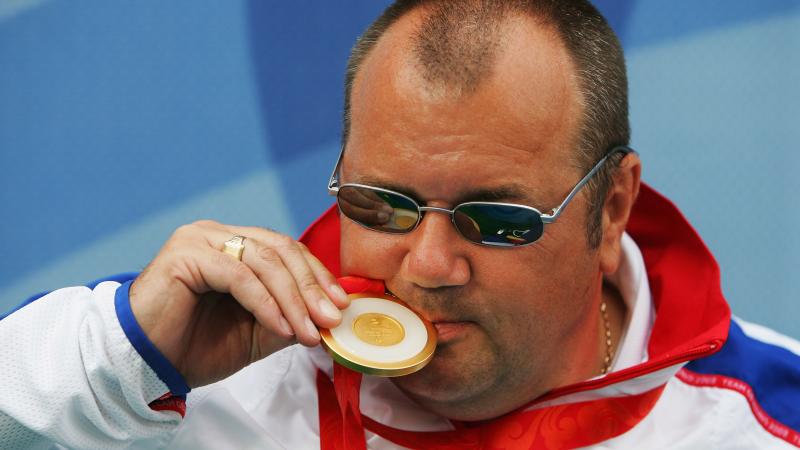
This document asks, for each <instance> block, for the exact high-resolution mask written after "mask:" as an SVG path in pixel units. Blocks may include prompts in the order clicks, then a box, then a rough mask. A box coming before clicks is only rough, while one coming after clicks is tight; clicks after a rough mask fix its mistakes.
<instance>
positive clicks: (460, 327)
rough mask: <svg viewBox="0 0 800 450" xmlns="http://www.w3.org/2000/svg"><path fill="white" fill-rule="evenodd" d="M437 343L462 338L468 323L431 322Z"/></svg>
mask: <svg viewBox="0 0 800 450" xmlns="http://www.w3.org/2000/svg"><path fill="white" fill-rule="evenodd" d="M433 326H434V328H436V334H437V338H438V341H439V343H446V342H449V341H453V340H455V339H458V338H460V337H463V336H464V334H466V333H467V331H468V329H469V326H470V323H469V322H433Z"/></svg>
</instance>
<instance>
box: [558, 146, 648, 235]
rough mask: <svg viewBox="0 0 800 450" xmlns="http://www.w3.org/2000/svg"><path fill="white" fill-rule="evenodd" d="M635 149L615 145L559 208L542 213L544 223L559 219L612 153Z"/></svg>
mask: <svg viewBox="0 0 800 450" xmlns="http://www.w3.org/2000/svg"><path fill="white" fill-rule="evenodd" d="M633 151H634V150H633V149H632V148H630V147H627V146H618V147H614V148H613V149H612V150H611V151H610V152H608V153H607V154H606V156H604V157H603V158H602V159H601V160H600V161H597V164H595V165H594V167H592V170H590V171H589V173H587V174H586V175H585V176H584V177H583V178H581V181H578V184H576V185H575V187H574V188H572V190H571V191H570V192H569V194H568V195H567V198H565V199H564V201H563V202H561V204H560V205H558V207H557V208H554V209H553V210H552V211H550V214H542V222H543V223H552V222H555V220H556V219H558V216H560V215H561V213H562V212H563V211H564V207H566V206H567V204H568V203H569V202H570V201H572V198H573V197H575V196H576V195H577V194H578V192H579V191H580V190H581V188H583V186H585V185H586V183H588V182H589V180H591V179H592V177H593V176H594V174H595V173H597V171H598V170H600V168H601V167H603V164H605V162H606V161H607V160H608V158H610V157H611V156H612V155H614V154H616V153H619V152H624V153H626V154H627V153H630V152H633Z"/></svg>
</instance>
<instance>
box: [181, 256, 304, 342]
mask: <svg viewBox="0 0 800 450" xmlns="http://www.w3.org/2000/svg"><path fill="white" fill-rule="evenodd" d="M192 253H193V255H192V256H191V257H190V258H189V260H190V261H192V262H193V263H194V264H196V266H197V267H196V268H197V273H199V274H200V275H201V277H202V281H203V283H204V284H205V285H206V286H207V288H208V290H213V291H215V292H222V293H227V294H230V295H231V296H232V297H233V298H234V299H235V300H236V301H237V302H238V303H239V304H240V305H242V307H243V308H244V309H245V310H247V311H248V312H250V314H252V315H253V317H255V319H256V321H257V322H258V324H259V325H261V326H262V327H263V328H265V329H267V330H270V331H271V332H272V333H274V334H276V335H278V336H282V337H283V338H285V339H288V338H291V337H292V336H293V335H294V332H293V330H292V327H291V326H290V324H289V322H288V321H287V320H286V318H285V317H284V316H283V314H282V313H281V309H280V307H279V305H278V304H277V302H276V300H275V298H274V296H273V295H272V293H271V292H270V291H269V290H268V289H267V288H266V287H265V286H264V284H263V283H262V282H261V280H260V279H259V278H258V277H257V276H256V274H255V273H254V272H253V271H252V270H251V269H250V268H249V267H248V266H247V265H246V264H244V263H243V262H241V261H238V260H237V259H236V258H233V257H231V256H230V255H227V254H225V253H222V252H220V251H217V250H214V249H210V248H199V249H195V250H193V251H192Z"/></svg>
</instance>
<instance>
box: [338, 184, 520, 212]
mask: <svg viewBox="0 0 800 450" xmlns="http://www.w3.org/2000/svg"><path fill="white" fill-rule="evenodd" d="M354 182H355V183H358V184H366V185H370V186H375V187H380V188H383V189H388V190H390V191H396V192H399V193H401V194H405V195H407V196H409V197H411V198H413V199H414V200H416V201H417V202H419V203H421V204H424V202H423V201H422V196H421V195H420V194H419V192H417V191H416V190H415V189H414V188H413V187H410V186H404V185H401V184H396V183H392V182H388V181H385V180H381V179H379V178H372V177H359V178H358V179H357V180H354ZM529 194H530V189H525V188H523V187H522V186H521V185H519V184H516V183H512V184H507V185H502V186H494V187H488V188H477V189H470V190H468V191H466V192H464V193H462V194H460V195H459V196H458V197H456V198H455V200H454V203H453V205H458V204H461V203H466V202H509V203H523V204H528V203H530V201H531V196H530V195H529ZM530 206H533V205H530Z"/></svg>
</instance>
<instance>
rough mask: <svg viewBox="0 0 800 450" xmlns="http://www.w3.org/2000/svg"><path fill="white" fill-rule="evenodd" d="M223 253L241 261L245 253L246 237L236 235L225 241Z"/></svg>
mask: <svg viewBox="0 0 800 450" xmlns="http://www.w3.org/2000/svg"><path fill="white" fill-rule="evenodd" d="M222 252H223V253H227V254H229V255H231V256H233V257H234V258H236V259H238V260H239V261H241V260H242V253H244V236H239V235H236V236H234V237H232V238H230V239H228V240H227V241H225V246H224V247H222Z"/></svg>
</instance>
